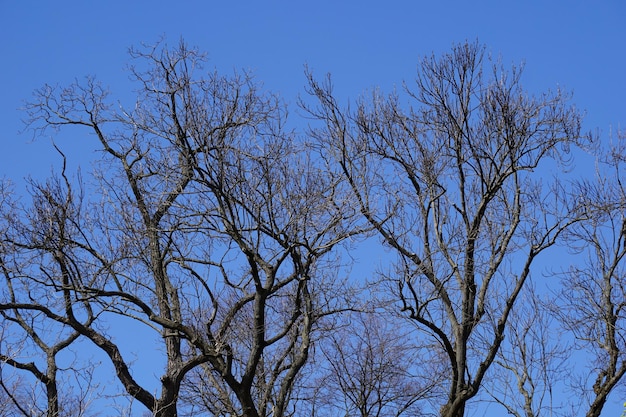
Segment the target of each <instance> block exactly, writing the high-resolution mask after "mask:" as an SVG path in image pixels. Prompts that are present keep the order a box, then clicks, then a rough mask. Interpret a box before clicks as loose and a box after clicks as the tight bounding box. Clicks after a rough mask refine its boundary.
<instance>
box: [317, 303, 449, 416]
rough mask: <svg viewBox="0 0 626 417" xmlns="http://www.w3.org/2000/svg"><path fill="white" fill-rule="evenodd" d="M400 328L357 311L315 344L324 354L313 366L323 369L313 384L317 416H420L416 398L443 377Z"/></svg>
mask: <svg viewBox="0 0 626 417" xmlns="http://www.w3.org/2000/svg"><path fill="white" fill-rule="evenodd" d="M399 328H401V325H399V323H397V322H394V321H391V320H389V317H383V316H380V315H378V314H377V313H374V312H362V313H353V314H351V315H350V318H349V320H348V323H346V324H345V325H343V326H341V327H338V328H337V329H336V330H335V331H334V332H332V333H330V334H328V335H327V339H328V340H327V341H325V343H323V344H321V345H320V348H319V349H320V350H321V351H322V354H323V357H324V359H323V360H319V362H318V367H321V368H325V371H323V372H321V376H318V378H320V379H319V380H318V382H317V384H316V385H317V388H318V390H319V392H318V398H319V399H318V401H317V404H316V405H317V407H316V410H317V412H316V414H315V415H316V416H321V415H329V416H330V415H346V416H348V415H349V416H361V417H400V416H417V415H424V412H423V410H421V409H420V407H418V402H419V401H420V400H424V399H427V398H430V397H432V396H433V392H432V391H433V390H434V389H435V388H436V387H438V385H439V383H440V380H441V379H442V378H443V377H442V376H441V375H440V371H441V370H440V369H437V365H438V364H439V362H433V363H432V365H433V366H432V367H431V368H430V369H428V367H427V366H425V365H424V364H423V363H422V361H423V357H422V353H423V352H420V349H416V348H415V347H414V346H411V345H410V344H409V340H408V338H407V337H406V336H405V335H404V334H403V333H402V331H400V330H399ZM424 350H425V348H424ZM324 364H326V365H324ZM323 410H325V411H326V412H324V411H323Z"/></svg>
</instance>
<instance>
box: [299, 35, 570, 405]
mask: <svg viewBox="0 0 626 417" xmlns="http://www.w3.org/2000/svg"><path fill="white" fill-rule="evenodd" d="M484 61H485V58H484V48H483V47H481V46H479V45H477V44H463V45H458V46H455V47H454V48H453V50H452V52H451V53H449V54H445V55H443V56H442V57H441V58H436V57H431V58H427V59H425V60H424V61H423V62H422V63H421V65H420V67H419V71H418V74H417V79H416V82H415V89H413V88H412V87H411V86H410V85H407V86H406V88H405V91H406V93H407V95H408V98H409V100H411V102H412V103H413V104H414V105H415V106H413V104H409V105H408V106H407V108H403V106H402V104H401V102H400V96H399V94H395V93H394V94H391V95H389V96H383V95H382V94H380V93H379V92H374V93H373V94H372V97H371V99H362V100H360V101H359V102H358V103H356V105H355V106H354V108H353V109H351V108H350V107H346V108H342V106H340V105H339V103H338V101H337V99H336V98H335V97H334V96H333V91H332V85H331V82H330V79H327V80H326V81H322V82H320V81H317V80H316V79H314V77H313V76H311V75H309V92H310V94H311V95H312V96H314V97H315V98H316V99H317V104H316V105H311V104H307V103H303V106H304V107H305V109H306V110H307V111H308V112H309V113H310V114H311V115H312V116H313V117H315V118H317V119H318V120H319V121H321V122H322V127H320V128H316V129H314V130H313V131H312V135H314V136H315V137H316V138H317V139H318V141H319V143H320V146H321V147H322V149H323V152H324V155H325V157H326V158H327V159H328V160H329V161H331V162H332V163H334V167H335V168H336V169H335V173H336V175H337V176H340V177H342V178H343V179H344V180H345V181H346V182H347V183H348V184H349V186H350V187H351V189H352V192H353V194H354V196H355V198H356V199H357V201H358V205H359V206H358V209H359V211H360V212H361V213H362V215H363V216H364V218H365V219H366V220H367V222H369V224H370V225H371V226H372V227H374V228H375V229H376V230H377V231H378V234H379V235H380V237H381V239H382V241H383V243H384V244H385V245H386V246H388V247H389V248H391V250H392V251H393V252H394V253H395V254H397V264H396V267H395V270H392V273H391V274H389V276H388V277H387V278H388V279H390V280H393V281H394V282H395V283H396V288H397V294H396V295H397V297H398V298H397V299H398V301H399V303H400V308H401V310H402V311H403V312H404V313H405V314H406V317H407V318H408V319H409V320H411V321H413V322H414V323H415V324H417V325H418V326H419V327H420V328H421V329H422V330H423V331H424V335H425V337H430V338H432V339H433V342H436V344H437V345H438V346H440V348H441V349H442V351H443V353H444V354H445V357H446V358H447V366H448V370H449V371H448V374H449V379H448V380H447V381H446V382H445V386H446V389H447V390H448V395H447V399H446V400H445V401H444V403H443V405H442V407H441V410H440V414H441V416H444V417H452V416H454V417H457V416H463V415H464V411H465V408H466V403H467V402H468V400H470V399H471V398H473V397H475V396H476V395H477V393H478V392H479V391H480V388H481V386H482V384H483V380H484V378H485V377H486V375H487V371H488V370H489V369H490V368H491V366H492V364H493V363H494V361H495V359H496V358H497V354H498V351H499V349H500V346H501V344H502V340H503V338H504V336H505V333H506V329H507V325H508V322H509V317H510V315H511V312H512V311H513V308H514V306H515V304H516V301H517V298H518V296H519V294H520V292H521V290H522V288H523V287H524V285H525V283H526V281H527V279H528V277H529V275H530V272H531V269H532V266H533V264H534V263H535V260H536V259H537V257H538V256H539V255H540V254H541V253H542V252H544V251H545V250H546V249H547V248H549V247H551V246H552V245H553V244H554V243H555V242H556V240H557V238H558V237H559V236H560V234H561V233H562V231H563V230H564V229H565V228H566V227H567V226H568V225H569V224H570V223H572V222H573V221H575V217H576V213H572V214H571V215H570V209H571V207H569V205H570V203H568V201H567V200H565V199H564V198H562V196H563V194H564V193H563V192H562V190H561V189H559V187H558V184H555V185H554V186H552V187H551V188H550V187H548V186H547V184H546V182H548V180H549V178H546V176H545V175H542V174H541V173H539V170H540V169H541V167H542V166H544V165H546V164H547V163H548V162H550V161H556V163H553V164H552V166H551V167H553V168H558V166H559V163H560V162H562V161H563V160H564V158H563V157H564V155H566V154H567V150H568V147H569V146H570V144H571V143H573V142H574V141H576V140H578V139H579V136H580V134H579V131H580V115H579V114H578V113H577V111H576V110H574V109H573V108H571V107H570V106H569V105H568V104H567V101H568V97H567V96H564V95H563V94H562V93H561V92H556V93H554V94H550V93H547V94H544V95H541V96H539V97H537V98H534V97H531V96H529V95H528V94H527V93H526V92H525V91H524V90H523V89H522V88H521V86H520V76H521V72H520V71H519V70H518V69H515V68H514V69H512V70H506V69H504V68H503V67H502V66H501V65H499V64H497V63H494V64H493V65H492V67H491V68H487V69H485V66H486V65H485V62H484ZM544 162H545V163H546V164H544ZM418 343H420V342H418Z"/></svg>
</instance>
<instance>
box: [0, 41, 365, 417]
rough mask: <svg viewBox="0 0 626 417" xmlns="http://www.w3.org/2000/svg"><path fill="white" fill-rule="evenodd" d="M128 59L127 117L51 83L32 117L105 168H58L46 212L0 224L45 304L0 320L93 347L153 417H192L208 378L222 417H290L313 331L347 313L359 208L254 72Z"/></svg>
mask: <svg viewBox="0 0 626 417" xmlns="http://www.w3.org/2000/svg"><path fill="white" fill-rule="evenodd" d="M131 56H132V58H133V59H134V61H133V62H134V63H135V64H136V65H133V66H131V74H132V76H133V78H134V80H135V81H136V83H137V85H138V90H137V97H136V101H135V103H134V105H133V106H130V107H125V106H123V105H122V104H113V103H112V102H111V100H110V99H109V97H108V93H107V91H106V90H105V89H104V88H103V87H102V86H101V85H100V84H99V83H98V82H97V81H95V80H94V79H92V78H88V79H86V80H85V81H84V82H76V83H74V84H72V85H70V86H68V87H66V88H59V87H52V86H45V87H44V88H42V89H40V90H39V91H38V92H37V93H36V95H35V99H34V100H33V101H32V102H31V104H30V105H29V107H28V112H29V115H30V126H31V127H32V128H33V129H35V131H36V132H45V131H48V130H49V129H54V131H57V132H62V133H64V132H67V128H69V127H77V128H83V129H85V130H84V131H87V132H90V133H91V135H92V136H93V137H95V138H96V140H97V141H98V144H99V148H100V149H101V155H102V158H101V159H100V161H99V163H98V164H97V166H96V167H95V171H94V175H93V176H92V177H91V178H90V179H89V180H83V179H82V178H81V177H77V178H76V180H69V179H68V177H67V176H66V175H65V170H64V171H63V173H62V179H57V180H54V179H53V180H51V181H50V182H48V183H45V184H42V185H41V186H38V187H36V189H34V190H33V193H32V194H33V200H34V201H35V202H36V204H34V205H33V206H25V207H24V208H23V209H22V210H17V211H16V210H15V209H14V208H12V209H11V212H10V213H6V212H5V218H6V219H9V220H8V227H7V228H6V230H7V231H6V232H5V233H4V235H3V237H2V239H3V242H4V244H5V246H6V247H10V248H11V250H12V251H13V252H12V253H11V256H13V257H14V258H15V259H18V258H19V259H20V260H21V261H20V262H21V263H20V264H19V266H20V267H21V268H20V269H19V272H13V271H18V269H17V268H18V265H17V264H12V265H9V266H7V268H10V269H11V271H12V272H11V273H16V274H19V276H20V278H21V280H22V281H23V282H24V283H25V284H24V285H30V286H32V287H33V288H34V289H36V290H37V291H41V292H46V293H48V294H51V295H50V297H51V298H53V300H49V299H46V298H38V297H37V298H35V297H34V296H33V294H32V293H31V292H29V291H28V289H27V288H26V287H24V288H22V289H21V290H20V291H19V292H18V291H15V294H14V297H13V298H8V299H7V298H6V297H5V298H4V299H3V300H2V303H0V309H1V310H3V311H19V312H21V313H20V314H33V315H38V316H41V317H44V318H45V319H46V320H50V321H52V322H54V323H56V324H57V325H62V326H63V327H64V328H67V329H69V331H70V332H72V334H78V335H79V336H80V337H81V338H83V339H87V340H89V341H90V342H91V343H92V344H94V345H95V346H96V347H97V348H99V349H100V350H101V351H102V352H103V353H104V354H106V355H107V356H108V358H109V360H110V364H111V366H112V368H113V370H114V372H115V375H116V377H117V379H118V380H119V382H120V383H121V385H122V386H123V387H124V390H125V391H126V393H127V395H128V396H130V397H132V399H133V401H135V402H138V403H140V404H142V405H143V406H144V407H146V408H147V409H148V410H149V411H150V413H151V414H152V415H154V416H158V417H172V416H177V415H182V414H183V413H184V412H185V411H189V410H192V406H191V405H189V404H186V403H185V399H186V398H185V396H184V395H183V397H181V393H182V394H185V393H186V392H188V391H186V390H185V389H183V384H185V383H186V382H188V381H190V378H189V377H190V376H191V375H192V374H193V373H194V372H201V373H203V374H204V375H205V376H206V380H207V381H213V382H211V385H212V388H211V389H215V391H214V392H215V393H216V401H215V403H213V404H210V407H208V409H209V410H213V412H214V413H215V414H216V415H227V414H226V413H227V412H229V413H231V414H232V415H237V416H245V417H258V416H273V417H279V416H282V415H284V414H285V410H286V409H287V405H288V404H289V401H290V393H291V390H292V388H293V384H294V382H295V381H296V380H297V375H298V373H299V371H300V370H301V369H302V367H303V366H304V364H305V363H306V361H307V359H308V356H309V350H310V348H311V343H312V333H313V331H314V329H315V324H316V321H317V320H318V319H319V318H320V317H323V316H324V315H327V314H330V313H332V311H333V310H335V309H338V308H341V307H340V306H339V304H337V303H335V302H334V301H333V299H334V298H333V297H334V295H333V291H334V290H335V286H334V284H333V281H332V280H330V279H328V278H330V274H332V272H331V273H330V274H329V272H325V271H326V270H325V269H324V267H325V263H326V262H330V261H331V260H332V251H333V249H334V248H335V246H336V245H338V244H339V243H341V242H342V241H343V240H344V239H345V238H347V237H349V236H352V235H354V234H356V233H358V232H359V231H358V229H355V228H354V227H353V222H352V220H351V216H352V214H353V212H354V210H353V209H351V207H350V205H349V201H348V200H347V199H346V198H345V197H344V195H343V194H344V193H343V190H342V189H341V183H340V182H336V181H334V180H333V179H332V178H330V177H328V176H327V175H323V172H322V167H321V166H319V165H318V162H317V159H316V158H315V157H314V156H312V154H311V153H312V148H310V147H308V146H307V145H306V143H305V142H304V141H303V140H302V138H299V137H297V136H296V135H295V134H293V133H292V132H289V131H287V130H286V129H285V118H286V111H285V109H284V107H283V105H282V104H281V103H280V102H279V100H278V99H276V98H275V97H274V96H273V95H271V94H268V93H264V92H262V91H260V90H259V88H258V86H257V85H256V84H255V83H254V82H253V80H252V78H251V77H250V76H249V75H247V74H243V75H241V74H237V73H235V74H234V75H232V76H229V77H225V76H220V75H218V74H216V73H209V74H208V75H205V74H204V73H201V70H202V63H203V57H202V55H201V54H200V53H199V52H198V51H197V50H194V49H190V48H188V47H187V46H186V45H185V44H184V43H182V42H181V44H180V45H178V46H177V47H175V48H168V47H166V46H165V45H164V44H163V43H160V44H157V45H156V46H154V47H144V48H142V49H138V50H137V49H133V50H131ZM59 141H60V140H59ZM329 256H330V258H329ZM330 271H332V270H330ZM322 279H324V280H325V282H324V283H323V285H322ZM322 292H323V293H322ZM52 301H54V302H53V303H52ZM111 314H115V315H117V316H118V318H119V320H122V321H124V320H127V321H128V322H129V323H132V325H133V326H137V325H142V326H147V328H149V329H153V330H154V332H155V334H158V335H160V343H162V346H161V347H160V349H161V351H162V352H164V357H163V363H164V369H163V371H162V375H161V376H160V378H159V380H158V386H159V390H158V393H153V392H152V391H151V390H149V389H147V388H146V387H144V386H142V385H141V384H140V383H139V382H138V380H137V379H136V378H135V377H134V371H133V368H132V363H131V361H129V360H128V359H127V358H126V357H124V355H123V353H122V352H123V349H121V348H122V346H129V345H132V340H121V341H120V340H116V339H115V338H113V337H112V335H111V334H110V332H109V331H107V330H106V329H107V327H106V325H107V317H110V315H111ZM158 349H159V347H155V351H158ZM155 372H158V370H155ZM261 381H262V383H261ZM219 390H223V394H222V393H220V391H219ZM222 405H224V406H226V408H222ZM190 407H191V408H190ZM179 409H180V412H179ZM192 411H193V410H192ZM192 411H190V412H192ZM203 411H207V410H203Z"/></svg>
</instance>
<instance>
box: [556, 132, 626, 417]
mask: <svg viewBox="0 0 626 417" xmlns="http://www.w3.org/2000/svg"><path fill="white" fill-rule="evenodd" d="M594 150H595V152H596V155H597V157H598V161H597V165H596V166H597V172H596V174H597V175H596V176H595V177H594V176H591V178H588V179H587V180H585V181H581V182H580V183H579V184H578V186H577V187H575V188H574V189H573V192H574V194H575V195H576V197H577V198H578V199H579V201H580V204H581V205H583V206H584V207H585V208H586V210H587V213H588V215H589V217H590V218H589V220H588V221H585V222H581V223H580V224H577V225H576V227H575V228H573V229H572V230H571V231H570V232H569V233H568V235H567V236H568V242H569V247H570V248H571V249H572V250H574V251H576V254H577V258H578V259H583V261H582V262H579V263H575V264H573V265H572V266H571V267H570V268H569V270H567V271H566V272H565V273H564V274H563V280H562V285H563V291H562V292H561V294H560V297H559V299H560V301H561V302H560V303H559V304H558V309H557V310H556V311H557V313H558V315H559V316H560V317H561V318H562V320H563V324H564V325H565V327H566V329H568V330H569V331H570V332H571V334H573V335H574V337H575V339H576V341H577V345H578V347H579V348H580V349H581V350H582V351H583V352H584V354H585V355H586V357H588V358H590V359H589V363H590V364H591V369H589V370H588V371H589V374H588V375H589V378H590V379H591V380H592V381H591V383H589V384H584V383H583V384H582V386H581V387H580V389H581V395H582V398H585V399H586V400H587V401H588V406H589V408H588V411H587V414H586V415H587V416H588V417H598V416H600V414H601V412H602V409H603V407H604V405H605V403H606V401H607V398H608V396H609V394H610V393H611V392H612V391H613V389H614V388H615V387H616V386H617V385H618V384H619V383H620V381H622V379H623V377H624V374H625V373H626V339H625V337H626V311H625V309H626V188H625V187H624V184H623V183H622V178H623V177H624V173H623V170H624V168H625V167H626V140H625V138H624V136H623V135H620V136H619V137H618V138H617V141H616V142H615V143H611V144H610V145H609V146H608V147H604V146H602V145H600V146H598V147H597V148H595V149H594ZM585 379H586V378H585Z"/></svg>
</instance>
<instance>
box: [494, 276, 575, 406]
mask: <svg viewBox="0 0 626 417" xmlns="http://www.w3.org/2000/svg"><path fill="white" fill-rule="evenodd" d="M547 292H548V290H547V289H545V288H544V289H543V290H542V291H538V290H537V289H536V287H535V286H530V285H528V286H527V287H526V288H524V289H523V291H522V294H521V295H520V299H519V301H518V308H516V309H515V310H514V311H513V312H512V314H511V317H510V319H509V320H510V322H511V326H509V328H508V331H507V333H506V338H505V340H504V342H503V344H502V347H501V348H500V350H499V352H498V356H497V358H496V360H495V366H494V368H495V369H493V372H494V373H495V375H494V376H493V377H491V380H490V381H489V382H490V384H488V386H487V387H486V389H487V391H488V392H489V394H490V395H491V396H492V397H493V399H494V401H495V402H496V403H498V404H500V405H502V406H503V407H504V408H505V409H506V411H507V412H508V413H509V414H511V415H513V416H516V417H522V416H523V417H539V416H545V415H549V416H565V415H569V414H567V411H568V410H566V407H565V404H563V402H562V401H560V398H561V397H562V392H563V390H564V389H567V388H568V387H567V386H566V385H565V384H564V382H565V381H567V380H568V379H569V377H571V371H572V370H571V369H570V367H568V366H567V362H568V359H569V357H570V355H569V353H570V351H571V348H572V347H571V346H570V344H569V342H568V341H567V340H562V338H561V329H560V328H559V327H558V325H557V319H556V317H555V316H554V315H553V313H552V312H553V307H552V306H553V305H554V304H555V301H554V300H552V299H547V298H544V297H545V296H542V295H540V293H547ZM570 405H572V406H573V404H570Z"/></svg>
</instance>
